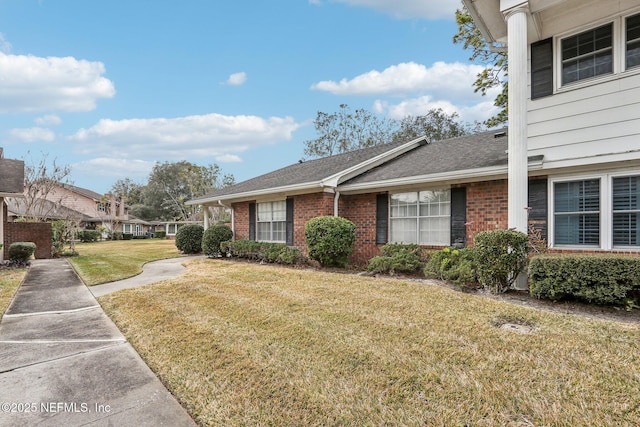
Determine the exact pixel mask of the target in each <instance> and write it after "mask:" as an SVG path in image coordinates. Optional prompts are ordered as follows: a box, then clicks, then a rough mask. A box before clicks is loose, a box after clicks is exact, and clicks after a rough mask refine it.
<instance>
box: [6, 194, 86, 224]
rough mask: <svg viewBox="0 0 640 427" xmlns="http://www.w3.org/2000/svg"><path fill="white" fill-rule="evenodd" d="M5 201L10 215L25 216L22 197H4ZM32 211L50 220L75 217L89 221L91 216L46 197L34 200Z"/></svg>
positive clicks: (25, 209)
mask: <svg viewBox="0 0 640 427" xmlns="http://www.w3.org/2000/svg"><path fill="white" fill-rule="evenodd" d="M5 202H6V203H7V212H8V214H9V215H10V216H14V217H26V216H28V214H27V206H26V204H25V202H24V201H23V200H22V199H16V198H13V197H7V198H6V199H5ZM34 204H35V206H33V209H32V210H33V211H35V212H38V215H40V216H42V217H45V218H47V219H50V220H56V219H66V218H75V219H78V220H80V221H90V220H91V218H90V217H89V216H88V215H85V214H83V213H82V212H78V211H76V210H73V209H70V208H67V207H66V206H62V205H60V204H57V203H54V202H52V201H50V200H46V199H37V200H36V201H35V202H34Z"/></svg>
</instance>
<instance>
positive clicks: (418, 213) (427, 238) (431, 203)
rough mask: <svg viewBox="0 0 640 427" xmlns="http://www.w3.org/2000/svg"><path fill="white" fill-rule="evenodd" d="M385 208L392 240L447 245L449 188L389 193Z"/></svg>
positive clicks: (448, 239) (449, 213)
mask: <svg viewBox="0 0 640 427" xmlns="http://www.w3.org/2000/svg"><path fill="white" fill-rule="evenodd" d="M389 210H390V217H391V223H390V225H391V241H392V242H397V243H418V244H420V245H438V246H441V245H448V244H450V240H451V238H450V236H451V191H450V190H432V191H420V192H411V193H398V194H392V195H391V197H390V203H389Z"/></svg>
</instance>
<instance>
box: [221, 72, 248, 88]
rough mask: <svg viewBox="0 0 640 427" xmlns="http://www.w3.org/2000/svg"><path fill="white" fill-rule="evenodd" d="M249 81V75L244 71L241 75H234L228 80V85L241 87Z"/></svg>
mask: <svg viewBox="0 0 640 427" xmlns="http://www.w3.org/2000/svg"><path fill="white" fill-rule="evenodd" d="M246 81H247V73H245V72H244V71H242V72H240V73H233V74H231V75H230V76H229V78H228V79H227V82H226V84H228V85H229V86H241V85H243V84H244V83H245V82H246Z"/></svg>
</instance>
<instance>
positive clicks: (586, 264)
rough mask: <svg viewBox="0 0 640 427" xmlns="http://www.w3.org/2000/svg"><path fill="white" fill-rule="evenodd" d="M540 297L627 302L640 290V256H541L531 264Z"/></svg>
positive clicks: (533, 287) (533, 292) (533, 291)
mask: <svg viewBox="0 0 640 427" xmlns="http://www.w3.org/2000/svg"><path fill="white" fill-rule="evenodd" d="M529 277H530V282H529V291H530V293H531V295H533V296H536V297H538V298H548V299H552V300H561V299H569V298H575V299H579V300H583V301H587V302H590V303H596V304H625V303H626V302H627V300H628V299H633V298H634V294H636V295H637V294H638V293H639V292H640V258H635V257H628V256H622V255H538V256H535V257H533V258H532V259H531V262H530V264H529Z"/></svg>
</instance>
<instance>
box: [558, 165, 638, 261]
mask: <svg viewBox="0 0 640 427" xmlns="http://www.w3.org/2000/svg"><path fill="white" fill-rule="evenodd" d="M550 183H551V186H550V190H551V192H550V203H551V205H550V206H553V212H552V213H551V217H550V227H551V231H552V232H551V234H550V242H551V245H552V246H553V247H576V248H579V247H585V248H589V247H591V248H598V249H604V250H610V249H616V248H622V249H624V248H631V249H635V250H638V249H640V175H628V174H625V173H624V172H622V173H621V172H611V173H604V174H599V175H591V176H584V177H576V179H573V178H569V179H554V180H550Z"/></svg>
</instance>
